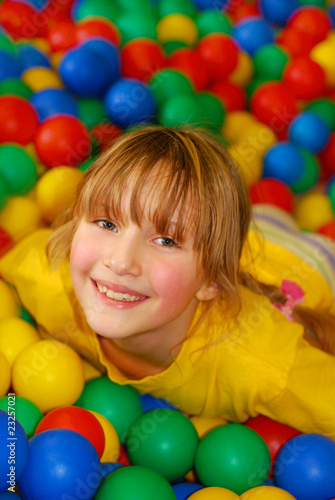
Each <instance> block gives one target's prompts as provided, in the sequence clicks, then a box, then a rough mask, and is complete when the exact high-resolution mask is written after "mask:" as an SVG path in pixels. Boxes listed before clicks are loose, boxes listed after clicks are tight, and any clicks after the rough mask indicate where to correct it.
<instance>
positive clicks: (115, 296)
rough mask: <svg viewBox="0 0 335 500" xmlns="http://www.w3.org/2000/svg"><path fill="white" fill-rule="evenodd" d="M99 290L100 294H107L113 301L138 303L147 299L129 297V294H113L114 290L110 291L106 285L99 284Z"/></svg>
mask: <svg viewBox="0 0 335 500" xmlns="http://www.w3.org/2000/svg"><path fill="white" fill-rule="evenodd" d="M97 288H98V290H99V292H101V293H105V294H106V295H107V297H109V298H110V299H113V300H119V301H125V302H137V301H139V300H143V299H145V297H136V296H134V295H129V293H116V292H113V291H112V290H109V289H108V288H107V287H106V286H104V285H99V284H98V283H97Z"/></svg>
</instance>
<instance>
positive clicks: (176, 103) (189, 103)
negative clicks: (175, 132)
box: [159, 94, 205, 127]
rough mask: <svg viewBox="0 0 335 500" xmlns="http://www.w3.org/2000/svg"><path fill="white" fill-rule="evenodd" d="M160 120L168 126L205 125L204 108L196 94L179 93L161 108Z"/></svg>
mask: <svg viewBox="0 0 335 500" xmlns="http://www.w3.org/2000/svg"><path fill="white" fill-rule="evenodd" d="M159 122H160V123H161V124H162V125H165V126H167V127H181V126H183V125H186V124H188V125H195V126H200V125H204V122H205V118H204V112H203V109H202V108H201V107H200V103H199V101H198V99H197V97H196V96H194V95H191V94H179V95H175V96H174V97H171V98H170V99H168V100H167V101H166V102H165V103H164V104H163V105H162V106H161V107H160V110H159Z"/></svg>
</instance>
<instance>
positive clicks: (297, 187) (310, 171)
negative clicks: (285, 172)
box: [290, 147, 320, 194]
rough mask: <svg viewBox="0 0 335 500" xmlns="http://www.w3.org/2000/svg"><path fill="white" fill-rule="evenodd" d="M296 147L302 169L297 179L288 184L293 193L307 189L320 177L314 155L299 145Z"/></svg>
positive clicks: (318, 166)
mask: <svg viewBox="0 0 335 500" xmlns="http://www.w3.org/2000/svg"><path fill="white" fill-rule="evenodd" d="M298 149H299V152H300V154H301V156H302V158H303V162H304V170H303V173H302V175H301V176H300V177H299V179H298V180H296V181H295V182H294V183H293V184H291V185H290V188H291V189H292V191H293V193H295V194H300V193H304V192H305V191H309V189H311V188H312V187H313V186H315V185H316V184H317V182H318V181H319V178H320V165H319V162H318V160H317V158H316V156H314V155H313V154H312V153H311V152H310V151H308V150H307V149H305V148H302V147H299V148H298Z"/></svg>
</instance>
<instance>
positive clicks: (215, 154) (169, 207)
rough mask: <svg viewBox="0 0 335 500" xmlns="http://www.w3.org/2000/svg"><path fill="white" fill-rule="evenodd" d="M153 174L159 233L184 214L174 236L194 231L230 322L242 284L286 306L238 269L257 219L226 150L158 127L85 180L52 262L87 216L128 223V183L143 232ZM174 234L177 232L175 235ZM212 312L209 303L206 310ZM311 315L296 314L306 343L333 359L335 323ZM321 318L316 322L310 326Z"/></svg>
mask: <svg viewBox="0 0 335 500" xmlns="http://www.w3.org/2000/svg"><path fill="white" fill-rule="evenodd" d="M157 167H158V168H157ZM149 175H151V178H150V190H151V192H150V195H151V194H152V195H153V196H150V199H155V200H159V203H155V204H152V206H150V207H149V216H150V219H151V221H152V222H153V224H154V225H155V227H156V229H157V232H158V233H160V234H163V235H164V234H166V231H167V229H168V228H169V227H170V223H171V220H172V216H173V214H175V213H176V210H177V209H178V211H177V213H178V219H177V221H176V225H175V228H174V234H172V235H171V236H172V237H173V238H175V239H176V240H177V241H178V242H179V243H182V242H183V241H184V240H185V238H186V236H187V234H188V232H189V231H190V230H192V234H193V235H194V250H195V251H196V252H198V254H199V258H200V261H201V263H202V267H203V270H204V273H205V276H206V280H207V282H208V283H212V282H214V283H216V285H217V287H218V289H219V299H221V301H220V302H221V303H222V307H223V308H224V310H225V312H226V313H227V314H228V313H229V317H230V318H233V319H235V320H236V319H237V318H238V314H239V312H240V309H241V302H242V299H241V292H240V285H241V284H242V285H244V286H247V287H248V288H249V289H251V290H253V291H254V292H256V293H259V294H262V295H266V296H267V297H269V298H270V300H272V301H273V302H278V303H283V302H284V301H285V298H284V297H283V295H282V294H281V292H280V290H279V289H278V288H276V287H273V286H269V285H264V284H262V283H259V282H257V281H256V280H255V279H254V278H253V277H252V276H250V275H249V274H247V273H245V272H244V271H243V270H242V269H241V268H240V257H241V253H242V249H243V246H244V244H245V242H246V236H247V233H248V229H249V224H250V220H251V206H250V201H249V196H248V193H247V191H246V187H245V184H244V182H243V180H242V178H241V175H240V172H239V169H238V167H237V165H236V164H235V163H234V162H233V160H232V159H231V158H230V156H229V155H228V153H227V152H226V150H225V148H224V147H223V146H222V145H221V144H219V142H218V141H217V140H215V139H213V138H212V137H211V136H209V134H208V133H207V132H204V131H201V130H195V129H179V130H175V129H171V128H166V127H160V126H152V127H146V128H143V129H138V130H135V131H132V132H128V133H126V134H124V135H123V136H122V137H121V138H119V139H118V140H117V141H115V142H114V143H113V144H112V146H111V147H110V148H109V149H108V150H106V151H105V152H104V153H103V154H102V155H101V156H100V158H99V159H98V160H97V161H96V162H95V163H94V164H93V165H91V167H90V168H89V169H88V170H87V172H86V175H85V176H84V177H83V180H82V181H81V183H80V185H79V189H78V194H77V199H76V201H75V203H74V205H73V207H72V208H71V210H69V211H68V212H67V214H65V215H64V217H63V219H62V220H61V221H60V223H59V227H57V229H56V230H55V231H54V233H53V235H52V236H51V238H50V240H49V244H48V256H49V258H50V260H51V261H52V262H53V263H54V264H57V263H59V262H60V261H62V260H63V259H67V258H69V256H70V250H71V243H72V239H73V236H74V234H75V231H76V229H77V226H78V224H79V222H80V220H81V219H82V217H85V218H87V219H94V218H95V217H96V216H97V214H98V213H99V215H101V212H102V211H103V212H104V214H105V215H106V218H111V217H112V218H113V220H114V218H116V220H118V221H121V222H122V221H123V220H124V217H125V214H124V213H123V211H122V209H121V203H122V196H123V193H124V189H125V186H126V185H127V183H128V182H129V180H130V179H131V185H132V193H131V200H130V207H129V214H127V216H129V217H130V219H131V220H132V221H133V222H134V223H136V224H138V225H139V226H141V221H142V220H143V217H144V215H145V212H144V210H145V209H147V208H148V207H143V206H142V204H141V200H142V197H141V193H142V190H143V188H144V186H145V185H146V183H147V180H148V176H149ZM190 201H191V203H190ZM146 213H147V212H146ZM170 233H171V229H170V230H169V236H170ZM212 305H213V302H212V303H209V304H208V308H207V309H209V308H210V307H211V306H212ZM305 309H306V308H302V307H301V306H299V307H296V308H295V310H294V313H295V317H296V319H297V321H298V322H300V323H301V324H303V326H304V328H305V335H306V337H307V338H308V339H309V340H310V341H311V342H312V343H314V345H317V346H318V347H320V348H323V349H325V350H328V351H331V352H334V341H333V343H332V344H331V342H330V341H327V342H325V341H324V337H325V336H327V338H330V336H329V335H326V334H325V333H324V332H325V328H328V330H330V328H329V327H330V326H331V327H332V328H334V327H335V318H334V317H333V316H331V315H330V314H327V313H326V312H325V313H324V314H322V313H319V312H316V311H311V310H307V311H306V314H304V310H305ZM328 316H329V317H328ZM315 317H317V321H315V320H311V318H315ZM319 323H320V324H321V325H322V327H321V328H320V327H319ZM327 325H328V326H327ZM319 330H320V333H319ZM321 330H322V334H321ZM328 344H329V345H328ZM330 344H331V345H330Z"/></svg>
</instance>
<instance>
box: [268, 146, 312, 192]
mask: <svg viewBox="0 0 335 500" xmlns="http://www.w3.org/2000/svg"><path fill="white" fill-rule="evenodd" d="M263 163H264V172H263V176H264V177H273V178H274V179H278V180H280V181H282V182H285V184H288V185H291V184H292V183H293V182H295V181H297V180H298V179H299V178H300V177H301V175H302V174H303V170H304V163H303V158H302V156H301V153H300V151H299V149H298V147H297V146H295V145H294V144H291V143H289V142H278V143H277V144H275V145H274V146H272V147H271V148H270V149H269V150H268V152H267V153H266V155H265V156H264V159H263Z"/></svg>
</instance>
